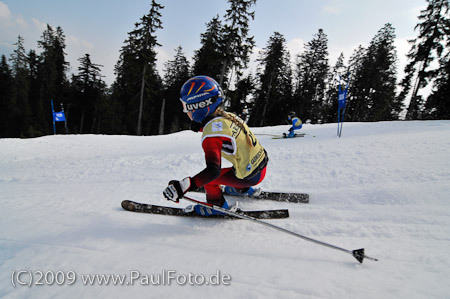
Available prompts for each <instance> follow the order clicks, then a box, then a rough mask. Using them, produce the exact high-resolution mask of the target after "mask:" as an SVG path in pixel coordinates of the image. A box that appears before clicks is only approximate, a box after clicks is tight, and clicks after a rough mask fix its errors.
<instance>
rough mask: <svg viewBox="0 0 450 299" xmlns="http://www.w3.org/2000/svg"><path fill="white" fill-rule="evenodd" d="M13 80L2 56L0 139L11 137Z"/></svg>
mask: <svg viewBox="0 0 450 299" xmlns="http://www.w3.org/2000/svg"><path fill="white" fill-rule="evenodd" d="M13 80H14V77H13V75H12V72H11V68H10V66H9V65H8V62H7V61H6V56H5V55H2V57H1V61H0V138H5V137H15V136H13V132H12V128H13V122H14V119H13V116H12V115H11V113H10V111H11V109H12V107H13V105H15V103H14V102H13V91H12V88H13Z"/></svg>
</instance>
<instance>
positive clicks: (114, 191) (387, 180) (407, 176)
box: [0, 121, 450, 299]
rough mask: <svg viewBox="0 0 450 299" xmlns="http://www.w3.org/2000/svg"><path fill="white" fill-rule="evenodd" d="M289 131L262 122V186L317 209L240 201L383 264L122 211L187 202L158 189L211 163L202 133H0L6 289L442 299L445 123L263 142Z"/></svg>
mask: <svg viewBox="0 0 450 299" xmlns="http://www.w3.org/2000/svg"><path fill="white" fill-rule="evenodd" d="M287 129H288V126H275V127H263V128H254V129H253V132H254V133H255V134H257V135H258V138H259V140H260V142H261V143H262V144H263V146H264V147H265V148H266V149H267V151H268V153H269V158H270V161H269V166H268V172H267V176H266V179H265V180H264V181H263V182H262V183H261V184H260V187H261V188H262V189H264V190H269V191H270V190H272V191H292V192H307V193H309V194H310V203H309V204H295V203H282V202H275V201H257V200H249V199H240V200H239V204H240V207H241V208H242V209H247V210H255V209H272V208H274V209H275V208H283V209H289V212H290V217H289V218H287V219H277V220H264V221H267V222H270V223H272V224H274V225H277V226H280V227H283V228H285V229H287V230H290V231H293V232H296V233H299V234H302V235H304V236H307V237H310V238H314V239H316V240H319V241H323V242H327V243H330V244H333V245H336V246H339V247H343V248H345V249H349V250H354V249H359V248H365V250H366V254H367V255H368V256H371V257H375V258H378V259H379V261H371V260H364V262H363V263H362V264H360V263H358V261H357V260H356V259H354V258H353V257H352V256H351V255H350V254H347V253H344V252H341V251H337V250H333V249H330V248H328V247H324V246H320V245H317V244H314V243H310V242H307V241H305V240H302V239H299V238H295V237H293V236H292V235H289V234H284V233H283V232H280V231H278V230H274V229H271V228H269V227H266V226H264V225H259V224H257V223H253V222H250V221H247V220H224V219H222V220H220V219H203V218H202V219H196V218H183V217H174V216H161V215H150V214H140V213H132V212H128V211H125V210H123V209H122V208H121V206H120V203H121V201H122V200H124V199H128V200H133V201H138V202H145V203H151V204H156V205H168V206H174V207H184V206H186V205H188V204H189V203H188V202H185V201H182V202H180V203H179V204H176V203H171V202H168V201H166V200H165V199H164V198H163V196H162V191H163V190H164V188H165V186H166V185H167V182H168V181H169V180H172V179H182V178H184V177H186V176H193V175H195V174H196V173H197V172H199V171H200V170H202V169H203V167H204V156H203V152H202V149H201V145H200V138H201V137H200V133H194V132H191V131H183V132H179V133H174V134H170V135H165V136H146V137H136V136H105V135H56V136H45V137H40V138H34V139H0V205H1V208H0V227H1V229H0V265H1V266H0V274H1V279H0V297H1V298H195V299H198V298H211V297H212V298H358V299H359V298H377V299H378V298H402V299H403V298H408V299H412V298H421V299H422V298H449V296H450V283H449V278H450V121H414V122H401V121H399V122H378V123H345V124H344V127H343V134H342V137H341V138H338V137H337V136H336V131H337V125H336V124H324V125H311V124H307V125H304V127H303V129H302V130H301V131H303V132H304V133H308V134H311V135H307V136H305V137H303V138H295V139H272V137H271V136H269V135H264V134H281V133H282V132H285V131H286V130H287ZM312 135H314V136H315V137H313V136H312ZM224 165H227V164H226V163H225V162H224ZM190 195H191V196H192V197H195V198H197V199H200V200H203V199H204V195H203V194H200V193H190ZM228 200H229V202H230V203H234V202H235V201H236V199H235V198H228ZM89 275H91V276H89ZM95 275H97V276H95ZM101 275H103V276H101ZM102 277H103V279H108V278H109V279H110V280H109V281H107V282H106V281H105V280H103V281H99V280H91V281H89V279H90V278H93V279H96V278H102ZM121 277H122V278H123V279H124V280H123V281H122V282H120V281H115V282H114V281H113V279H116V278H121Z"/></svg>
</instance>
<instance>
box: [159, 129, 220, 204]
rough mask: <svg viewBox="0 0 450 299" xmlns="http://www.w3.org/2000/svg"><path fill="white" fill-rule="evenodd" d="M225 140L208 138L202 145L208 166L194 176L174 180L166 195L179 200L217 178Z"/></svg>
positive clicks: (168, 197)
mask: <svg viewBox="0 0 450 299" xmlns="http://www.w3.org/2000/svg"><path fill="white" fill-rule="evenodd" d="M222 143H223V140H222V139H221V137H209V138H206V139H205V140H204V141H203V143H202V147H203V150H204V152H205V160H206V168H205V169H203V170H202V171H201V172H199V173H198V174H197V175H195V176H194V177H193V178H191V177H187V178H184V179H183V180H181V181H176V180H172V181H170V182H169V185H168V186H167V188H166V189H165V190H164V192H163V194H164V197H165V198H167V199H168V200H172V201H174V202H178V201H179V200H180V198H181V197H183V195H184V194H185V193H186V192H188V191H192V190H196V189H197V188H198V187H202V186H203V185H205V184H207V183H209V182H211V181H213V180H215V179H216V178H217V177H219V175H220V171H221V169H220V166H221V161H222V160H221V154H220V153H221V150H222Z"/></svg>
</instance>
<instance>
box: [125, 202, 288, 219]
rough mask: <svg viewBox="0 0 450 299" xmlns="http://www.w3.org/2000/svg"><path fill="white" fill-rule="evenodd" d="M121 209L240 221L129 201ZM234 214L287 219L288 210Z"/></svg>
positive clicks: (229, 217)
mask: <svg viewBox="0 0 450 299" xmlns="http://www.w3.org/2000/svg"><path fill="white" fill-rule="evenodd" d="M122 208H123V209H124V210H127V211H130V212H138V213H148V214H158V215H170V216H184V217H198V218H226V219H240V218H239V217H235V216H230V215H213V216H202V215H199V214H197V213H195V212H194V211H188V210H185V209H182V208H173V207H166V206H157V205H151V204H146V203H139V202H134V201H131V200H124V201H122ZM235 213H237V214H240V215H246V216H250V217H253V218H256V219H281V218H287V217H289V210H287V209H280V210H261V211H243V210H239V209H238V210H237V211H236V212H235Z"/></svg>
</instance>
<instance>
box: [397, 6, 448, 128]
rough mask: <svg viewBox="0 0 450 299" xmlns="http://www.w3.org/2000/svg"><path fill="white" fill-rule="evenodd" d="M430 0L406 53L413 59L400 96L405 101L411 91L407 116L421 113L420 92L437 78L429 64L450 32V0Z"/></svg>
mask: <svg viewBox="0 0 450 299" xmlns="http://www.w3.org/2000/svg"><path fill="white" fill-rule="evenodd" d="M427 2H428V6H427V8H426V9H425V10H422V11H421V14H420V16H419V20H420V22H419V23H418V24H417V25H416V27H415V29H419V35H418V37H417V38H416V39H413V40H411V41H410V43H411V44H412V47H411V50H410V51H409V53H408V55H407V56H408V58H409V60H410V61H409V63H408V64H407V65H406V67H405V78H404V79H403V81H402V84H401V85H402V91H401V93H400V95H399V100H400V101H404V100H406V99H408V95H409V93H411V95H410V103H409V106H408V110H407V113H406V119H408V120H410V119H419V118H420V117H421V116H420V115H421V109H422V106H423V100H422V98H421V96H419V95H418V92H419V90H420V89H422V88H424V87H425V86H427V85H428V83H429V81H430V80H432V79H434V78H435V76H436V71H435V70H433V69H431V70H430V65H431V63H432V62H433V61H434V60H435V59H436V58H440V57H441V54H442V53H443V52H444V46H443V44H442V43H441V42H442V41H443V40H444V39H445V38H448V36H449V35H450V31H449V27H450V26H449V15H448V14H449V10H450V2H449V1H448V0H427ZM414 78H416V79H415V81H414V85H413V86H411V81H412V80H413V79H414ZM411 88H413V89H412V91H411Z"/></svg>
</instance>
